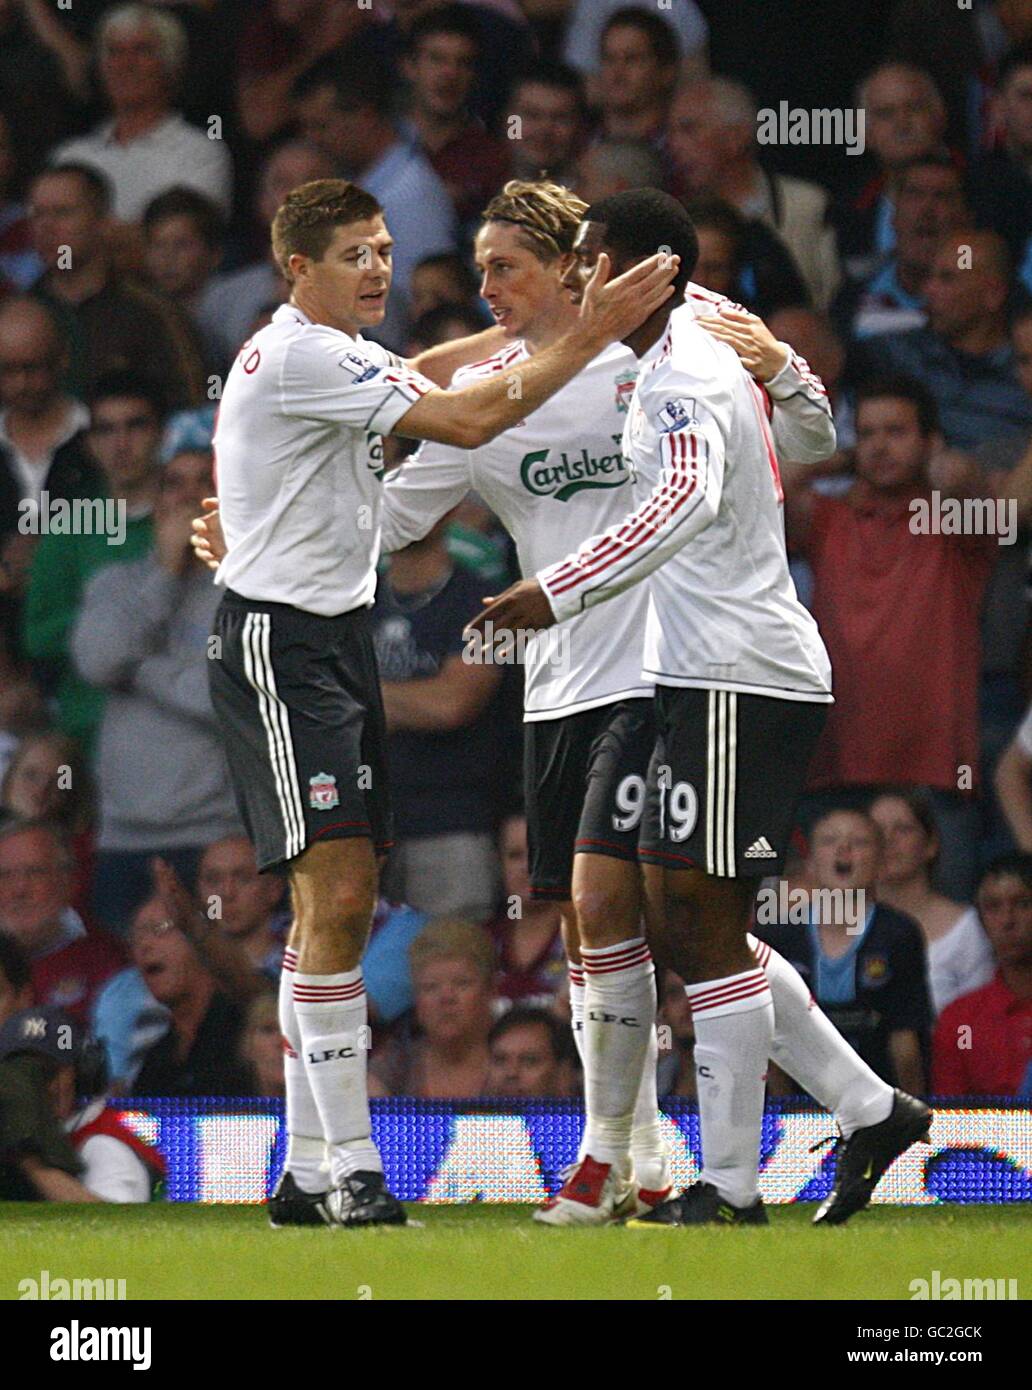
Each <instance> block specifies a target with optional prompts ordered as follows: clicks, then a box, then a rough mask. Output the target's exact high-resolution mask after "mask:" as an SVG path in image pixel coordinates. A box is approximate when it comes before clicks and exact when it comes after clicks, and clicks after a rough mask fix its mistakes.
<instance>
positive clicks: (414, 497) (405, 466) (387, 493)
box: [380, 440, 473, 552]
mask: <svg viewBox="0 0 1032 1390" xmlns="http://www.w3.org/2000/svg"><path fill="white" fill-rule="evenodd" d="M472 485H473V484H472V482H471V479H470V466H469V455H468V453H467V452H466V450H465V449H455V448H452V447H451V446H450V445H448V444H435V443H432V442H431V441H429V440H427V441H426V443H424V444H422V445H421V446H420V448H419V450H418V451H417V452H416V453H415V454H414V455H413V456H412V457H411V458H407V459H405V461H404V463H402V465H401V466H400V468H393V469H391V471H390V472H389V473H388V474H387V475H386V477H385V478H384V480H383V512H382V521H381V525H382V531H381V540H380V545H381V548H382V549H383V550H384V551H385V552H390V551H393V550H404V548H405V546H407V545H411V544H412V543H413V542H414V541H419V540H422V539H423V537H424V536H425V535H426V534H427V533H428V532H429V531H430V530H431V528H432V527H433V526H434V525H435V524H436V523H437V522H438V521H440V519H441V517H442V516H444V515H445V513H446V512H450V511H451V509H452V508H453V507H457V506H458V505H459V503H460V502H461V501H462V499H463V498H464V497H465V496H466V493H467V492H469V490H470V488H471V487H472Z"/></svg>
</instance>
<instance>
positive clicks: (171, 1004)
mask: <svg viewBox="0 0 1032 1390" xmlns="http://www.w3.org/2000/svg"><path fill="white" fill-rule="evenodd" d="M131 944H132V956H133V963H134V965H136V967H137V968H138V970H139V971H140V973H141V975H142V976H143V982H144V984H145V985H146V986H147V988H148V990H149V991H150V993H151V994H152V995H153V997H154V998H155V999H156V1000H157V1002H158V1003H159V1004H163V1005H164V1006H165V1008H166V1009H167V1010H168V1012H169V1027H168V1031H167V1032H166V1033H165V1034H164V1035H163V1036H162V1037H161V1038H159V1039H158V1041H156V1042H155V1043H153V1044H152V1045H151V1046H150V1048H148V1049H147V1051H146V1052H145V1054H144V1057H143V1063H142V1065H141V1067H140V1070H139V1072H138V1073H137V1076H136V1080H135V1090H136V1092H137V1094H138V1095H141V1096H236V1095H242V1094H246V1091H247V1073H246V1070H245V1068H244V1067H243V1065H242V1064H241V1063H240V1062H239V1061H238V1060H237V1057H238V1055H239V1045H240V1035H241V1033H242V1032H243V1026H244V1015H243V1012H242V1011H241V1010H240V1008H239V1007H238V1006H237V1005H236V1004H234V1003H233V1002H232V1001H231V1000H229V999H227V998H226V996H225V995H224V994H222V993H220V991H219V990H218V988H217V986H216V983H215V978H214V976H213V975H212V974H211V972H210V971H208V970H206V969H205V968H204V966H203V965H202V963H201V960H200V958H199V957H198V955H197V952H196V951H195V950H194V948H193V946H192V945H191V944H190V942H189V941H188V940H187V939H186V937H185V936H184V935H183V934H182V932H180V931H178V930H177V929H176V928H175V927H174V926H172V925H171V923H170V922H168V921H167V920H166V921H164V922H161V923H151V922H149V921H148V920H147V919H146V918H145V917H142V916H140V915H137V917H136V918H135V920H134V921H133V928H132V937H131Z"/></svg>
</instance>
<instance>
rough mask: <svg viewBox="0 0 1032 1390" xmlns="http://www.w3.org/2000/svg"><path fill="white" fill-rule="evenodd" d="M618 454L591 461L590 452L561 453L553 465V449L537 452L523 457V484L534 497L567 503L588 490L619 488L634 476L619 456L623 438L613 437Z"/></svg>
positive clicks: (521, 476)
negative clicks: (575, 494)
mask: <svg viewBox="0 0 1032 1390" xmlns="http://www.w3.org/2000/svg"><path fill="white" fill-rule="evenodd" d="M613 443H614V444H615V445H616V446H617V448H616V452H615V453H612V454H603V455H602V457H601V458H597V459H596V458H591V457H590V455H589V454H588V451H587V449H581V451H580V453H579V454H573V455H571V454H567V453H565V452H564V453H562V454H560V455H559V458H558V459H557V460H556V461H555V462H552V463H550V462H549V456H550V455H551V453H552V451H551V449H536V450H535V451H534V452H533V453H532V454H524V456H523V462H522V463H521V464H520V480H521V481H522V483H523V486H524V487H525V488H526V489H527V491H528V492H530V493H533V495H534V496H535V497H554V498H555V500H556V501H557V502H565V501H567V500H568V499H569V498H571V497H572V496H573V494H574V493H575V492H580V490H581V489H582V488H586V487H619V486H620V485H621V483H625V482H626V481H627V479H628V478H629V477H630V476H631V475H630V473H629V472H628V470H627V465H626V464H625V463H624V460H623V455H622V454H621V452H620V436H619V435H618V434H614V435H613Z"/></svg>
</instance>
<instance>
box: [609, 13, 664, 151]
mask: <svg viewBox="0 0 1032 1390" xmlns="http://www.w3.org/2000/svg"><path fill="white" fill-rule="evenodd" d="M599 55H600V58H601V62H600V64H599V74H598V92H597V96H598V104H599V107H600V111H601V130H602V134H603V135H608V136H609V137H610V138H613V139H617V140H650V141H652V142H653V143H655V144H657V145H658V142H659V140H660V137H661V136H662V134H663V131H664V128H665V125H666V117H667V106H668V105H669V103H670V93H671V91H672V90H673V86H674V81H675V79H676V77H677V65H678V61H679V59H680V56H681V53H680V41H679V39H678V37H677V33H676V31H675V30H674V29H673V28H672V27H671V26H670V25H669V24H668V23H667V21H666V20H665V19H664V18H662V17H661V16H660V15H659V14H656V13H654V12H653V11H652V10H646V9H639V8H638V7H637V6H634V5H625V6H624V7H623V8H621V9H618V10H616V11H615V12H614V13H613V14H611V15H610V16H609V17H608V18H607V19H606V21H605V23H604V24H603V26H602V35H601V40H600V46H599Z"/></svg>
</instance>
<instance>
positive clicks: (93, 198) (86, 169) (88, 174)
mask: <svg viewBox="0 0 1032 1390" xmlns="http://www.w3.org/2000/svg"><path fill="white" fill-rule="evenodd" d="M58 174H61V175H66V174H71V175H72V177H73V178H76V179H78V180H79V183H80V184H81V185H82V190H83V192H84V193H85V195H86V198H87V200H88V201H89V204H90V207H91V209H92V210H93V212H94V214H95V215H96V216H97V217H106V216H107V215H108V213H109V212H110V211H111V207H112V204H113V203H114V190H113V189H112V187H111V180H110V179H108V178H107V177H106V176H105V175H104V174H102V173H101V172H100V170H99V169H94V167H93V165H92V164H80V163H79V162H78V161H77V160H74V159H69V160H63V161H62V162H61V163H60V164H48V165H47V166H46V168H44V169H41V170H40V171H39V173H38V174H37V175H36V177H35V179H34V180H33V182H34V183H39V181H40V179H49V178H54V177H55V176H57V175H58Z"/></svg>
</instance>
